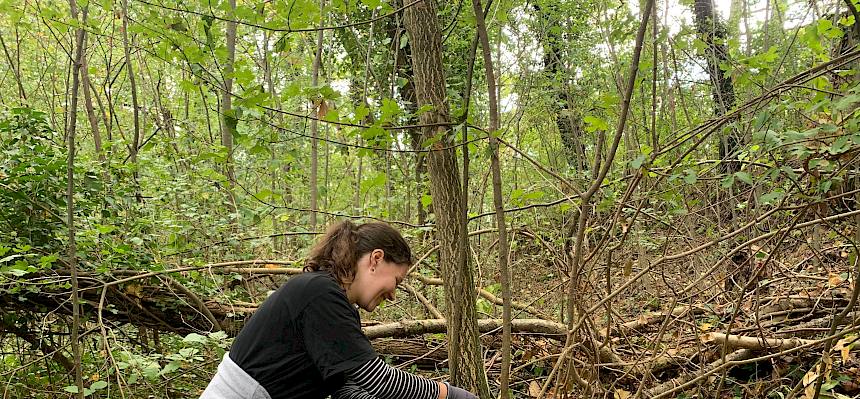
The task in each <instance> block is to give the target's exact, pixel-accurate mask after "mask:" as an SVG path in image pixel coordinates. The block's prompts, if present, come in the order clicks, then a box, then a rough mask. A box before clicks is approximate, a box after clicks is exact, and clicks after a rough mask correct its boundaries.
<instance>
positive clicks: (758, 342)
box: [701, 332, 815, 351]
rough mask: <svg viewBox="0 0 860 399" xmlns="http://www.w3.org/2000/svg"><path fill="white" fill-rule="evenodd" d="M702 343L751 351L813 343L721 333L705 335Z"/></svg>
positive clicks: (784, 348) (796, 339) (801, 340)
mask: <svg viewBox="0 0 860 399" xmlns="http://www.w3.org/2000/svg"><path fill="white" fill-rule="evenodd" d="M701 340H702V342H716V343H718V344H721V345H728V346H729V347H731V348H743V349H752V350H768V349H777V350H780V351H784V350H789V349H792V348H796V347H798V346H801V345H806V344H811V343H813V342H815V341H810V340H807V339H800V338H794V337H793V338H761V337H747V336H743V335H726V334H723V333H716V332H712V333H707V334H703V335H702V336H701Z"/></svg>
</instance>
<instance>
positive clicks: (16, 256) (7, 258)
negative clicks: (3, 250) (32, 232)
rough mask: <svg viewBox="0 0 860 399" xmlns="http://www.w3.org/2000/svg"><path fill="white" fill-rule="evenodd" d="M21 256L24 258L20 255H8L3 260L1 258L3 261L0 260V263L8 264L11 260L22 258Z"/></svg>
mask: <svg viewBox="0 0 860 399" xmlns="http://www.w3.org/2000/svg"><path fill="white" fill-rule="evenodd" d="M22 256H24V255H22V254H15V255H9V256H7V257H5V258H3V259H0V263H6V262H8V261H10V260H12V259H15V258H20V257H22Z"/></svg>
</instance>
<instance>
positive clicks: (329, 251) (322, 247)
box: [304, 220, 412, 284]
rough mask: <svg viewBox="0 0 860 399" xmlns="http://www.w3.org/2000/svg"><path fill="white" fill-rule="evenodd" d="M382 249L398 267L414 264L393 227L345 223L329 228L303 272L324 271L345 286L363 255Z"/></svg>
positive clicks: (317, 244) (406, 247)
mask: <svg viewBox="0 0 860 399" xmlns="http://www.w3.org/2000/svg"><path fill="white" fill-rule="evenodd" d="M374 249H381V250H382V251H383V252H384V253H385V256H384V257H383V259H385V260H386V261H389V262H393V263H396V264H398V265H409V264H411V263H412V251H411V250H410V249H409V244H407V243H406V240H405V239H403V236H402V235H400V232H398V231H397V230H395V229H394V228H393V227H391V226H389V225H387V224H385V223H381V222H373V223H365V224H361V225H355V224H354V223H352V222H350V221H349V220H343V221H340V222H337V223H335V224H333V225H331V226H329V228H328V230H326V232H325V235H323V236H322V238H320V240H319V241H318V242H317V243H316V245H314V247H313V249H311V253H310V255H309V256H308V259H307V261H306V262H305V267H304V271H305V272H310V271H319V270H325V271H328V272H329V273H331V275H332V276H334V277H335V278H336V279H337V280H338V281H339V282H341V283H342V284H344V283H350V282H352V280H353V278H355V266H356V264H357V263H358V259H359V258H361V257H362V256H363V255H364V254H366V253H368V252H371V251H373V250H374Z"/></svg>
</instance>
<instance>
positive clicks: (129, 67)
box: [122, 0, 140, 195]
mask: <svg viewBox="0 0 860 399" xmlns="http://www.w3.org/2000/svg"><path fill="white" fill-rule="evenodd" d="M122 46H123V51H124V52H125V70H126V72H127V73H128V82H129V84H130V85H131V107H132V115H133V116H134V137H133V138H132V142H131V149H130V150H129V158H130V160H131V163H132V165H134V166H133V168H134V170H135V172H134V176H135V178H136V177H137V174H138V172H137V150H138V149H139V148H140V115H139V107H138V101H137V84H136V83H135V80H134V67H133V64H132V62H131V45H130V44H129V42H128V0H123V1H122ZM138 195H139V193H138Z"/></svg>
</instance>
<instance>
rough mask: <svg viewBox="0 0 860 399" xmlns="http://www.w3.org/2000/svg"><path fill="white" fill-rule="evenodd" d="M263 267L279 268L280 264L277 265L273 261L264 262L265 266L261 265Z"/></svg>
mask: <svg viewBox="0 0 860 399" xmlns="http://www.w3.org/2000/svg"><path fill="white" fill-rule="evenodd" d="M263 267H264V268H266V269H279V268H280V266H278V265H276V264H274V263H266V264H265V266H263Z"/></svg>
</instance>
